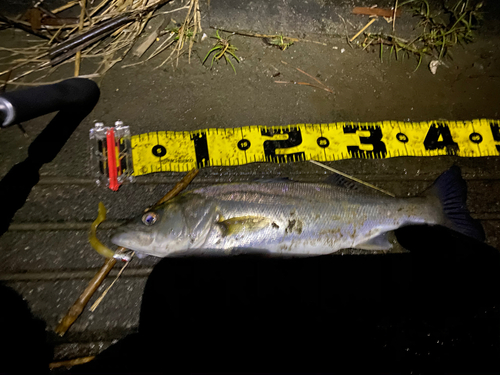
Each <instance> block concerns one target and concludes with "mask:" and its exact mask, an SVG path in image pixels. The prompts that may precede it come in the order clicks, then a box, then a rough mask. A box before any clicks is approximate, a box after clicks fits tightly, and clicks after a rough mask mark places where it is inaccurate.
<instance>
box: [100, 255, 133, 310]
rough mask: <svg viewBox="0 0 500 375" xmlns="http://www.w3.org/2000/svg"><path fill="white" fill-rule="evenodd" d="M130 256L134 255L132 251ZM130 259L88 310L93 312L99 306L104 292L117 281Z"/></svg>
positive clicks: (106, 292) (104, 294)
mask: <svg viewBox="0 0 500 375" xmlns="http://www.w3.org/2000/svg"><path fill="white" fill-rule="evenodd" d="M132 256H134V253H132ZM130 260H132V258H130ZM130 260H129V261H128V262H126V263H125V264H124V265H123V267H122V269H121V270H120V272H118V275H116V277H115V279H114V280H113V282H112V283H111V284H110V285H109V286H108V287H107V288H106V290H105V291H104V292H103V293H102V294H101V296H100V297H99V298H98V299H97V301H95V302H94V304H93V305H92V306H91V307H90V311H92V312H94V311H95V309H97V306H99V304H100V303H101V301H102V300H103V299H104V297H106V294H108V292H109V290H110V289H111V287H112V286H113V285H115V283H116V282H117V281H118V279H119V278H120V276H121V275H122V273H123V271H125V268H127V266H128V265H129V264H130Z"/></svg>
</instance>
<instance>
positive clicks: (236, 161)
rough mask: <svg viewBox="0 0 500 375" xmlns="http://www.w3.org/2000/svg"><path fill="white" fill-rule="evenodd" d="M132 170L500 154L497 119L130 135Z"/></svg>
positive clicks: (307, 125) (208, 130)
mask: <svg viewBox="0 0 500 375" xmlns="http://www.w3.org/2000/svg"><path fill="white" fill-rule="evenodd" d="M131 146H132V160H133V165H134V175H135V176H140V175H144V174H148V173H153V172H168V171H175V172H184V171H188V170H190V169H192V168H195V167H197V168H203V167H208V166H233V165H242V164H248V163H253V162H274V163H287V162H295V161H304V160H311V159H312V160H317V161H334V160H341V159H353V158H361V159H385V158H392V157H396V156H437V155H457V156H463V157H479V156H498V155H500V121H497V120H484V119H483V120H472V121H428V122H401V121H383V122H374V123H356V122H337V123H330V124H297V125H288V126H272V127H268V126H244V127H241V128H227V129H204V130H197V131H192V132H173V131H160V132H152V133H145V134H140V135H135V136H132V137H131Z"/></svg>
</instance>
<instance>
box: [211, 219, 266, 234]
mask: <svg viewBox="0 0 500 375" xmlns="http://www.w3.org/2000/svg"><path fill="white" fill-rule="evenodd" d="M271 221H272V220H270V219H268V218H266V217H262V216H240V217H232V218H230V219H227V220H223V221H219V225H220V226H221V228H222V231H223V233H224V236H231V235H234V234H238V233H241V232H253V231H258V230H260V229H262V228H265V227H266V226H268V225H270V224H271Z"/></svg>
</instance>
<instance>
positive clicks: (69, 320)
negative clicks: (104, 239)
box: [55, 258, 116, 337]
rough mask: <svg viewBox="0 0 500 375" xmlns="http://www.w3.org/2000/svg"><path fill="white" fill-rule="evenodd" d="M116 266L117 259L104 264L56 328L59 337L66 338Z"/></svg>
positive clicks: (108, 259)
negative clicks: (68, 331) (69, 330)
mask: <svg viewBox="0 0 500 375" xmlns="http://www.w3.org/2000/svg"><path fill="white" fill-rule="evenodd" d="M115 264H116V259H115V258H107V259H106V260H105V262H104V265H103V266H102V267H101V269H100V270H99V272H97V273H96V274H95V276H94V277H93V278H92V280H90V282H89V285H88V286H87V288H85V290H84V291H83V293H82V294H81V295H80V297H78V299H77V300H76V301H75V303H74V304H73V306H71V307H70V309H69V310H68V312H67V313H66V316H65V317H64V318H63V319H62V320H61V322H60V323H59V325H58V326H57V327H56V329H55V332H56V333H57V334H58V335H59V336H61V337H62V336H64V334H65V333H66V331H67V330H68V328H69V327H71V325H72V324H73V323H74V322H75V320H76V319H77V318H78V317H79V316H80V314H81V313H82V311H83V309H84V308H85V306H86V305H87V303H88V302H89V300H90V298H92V296H93V295H94V293H95V291H96V290H97V288H99V286H100V285H101V284H102V282H103V281H104V279H105V278H106V276H107V274H108V273H109V271H111V269H112V268H113V267H114V265H115Z"/></svg>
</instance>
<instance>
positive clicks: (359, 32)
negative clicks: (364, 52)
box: [349, 18, 377, 42]
mask: <svg viewBox="0 0 500 375" xmlns="http://www.w3.org/2000/svg"><path fill="white" fill-rule="evenodd" d="M376 20H377V18H372V19H371V21H370V22H368V23H367V24H366V25H365V27H363V28H362V29H361V30H359V31H358V33H357V34H356V35H354V36H353V37H352V38H351V39H350V40H349V41H350V42H352V41H353V40H354V39H356V38H357V37H358V36H360V35H361V33H362V32H363V31H365V30H366V29H367V28H368V27H369V26H370V25H371V24H372V23H374V22H375V21H376Z"/></svg>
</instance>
